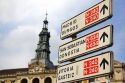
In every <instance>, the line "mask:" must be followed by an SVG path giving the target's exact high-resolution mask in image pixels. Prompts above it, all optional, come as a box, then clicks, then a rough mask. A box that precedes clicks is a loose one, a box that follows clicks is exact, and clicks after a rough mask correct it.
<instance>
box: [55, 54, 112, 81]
mask: <svg viewBox="0 0 125 83" xmlns="http://www.w3.org/2000/svg"><path fill="white" fill-rule="evenodd" d="M112 71H113V55H112V52H106V53H102V54H99V55H96V56H93V57H90V58H87V59H84V60H81V61H78V62H74V63H71V64H68V65H64V66H61V67H58V79H57V83H65V82H69V81H70V82H71V81H74V80H80V79H85V78H88V77H93V76H100V75H103V76H104V75H109V74H110V73H111V72H112Z"/></svg>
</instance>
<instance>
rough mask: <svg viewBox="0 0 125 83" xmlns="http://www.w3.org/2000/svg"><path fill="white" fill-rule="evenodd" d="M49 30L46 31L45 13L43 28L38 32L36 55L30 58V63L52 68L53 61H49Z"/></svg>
mask: <svg viewBox="0 0 125 83" xmlns="http://www.w3.org/2000/svg"><path fill="white" fill-rule="evenodd" d="M49 38H50V32H48V21H47V14H46V18H45V20H44V21H43V28H42V31H41V32H40V34H39V42H38V44H37V49H36V56H35V58H34V59H32V60H31V64H32V63H37V64H39V63H40V64H43V65H44V67H46V68H54V65H53V63H52V62H51V61H50V45H49Z"/></svg>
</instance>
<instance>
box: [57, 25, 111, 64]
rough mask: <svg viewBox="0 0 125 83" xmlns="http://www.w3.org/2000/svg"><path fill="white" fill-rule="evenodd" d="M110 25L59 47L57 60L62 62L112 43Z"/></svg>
mask: <svg viewBox="0 0 125 83" xmlns="http://www.w3.org/2000/svg"><path fill="white" fill-rule="evenodd" d="M112 29H113V28H112V25H108V26H106V27H104V28H102V29H100V30H97V31H94V32H92V33H90V34H88V35H86V36H83V37H81V38H78V39H76V40H74V41H71V42H68V43H66V44H64V45H62V46H60V47H59V57H58V60H59V62H64V61H66V60H70V59H73V58H76V57H79V56H84V55H86V54H88V53H92V52H95V51H97V50H101V49H103V48H106V47H109V46H111V45H112V43H113V34H112V33H113V32H112Z"/></svg>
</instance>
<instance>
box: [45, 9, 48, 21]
mask: <svg viewBox="0 0 125 83" xmlns="http://www.w3.org/2000/svg"><path fill="white" fill-rule="evenodd" d="M47 16H48V13H47V11H46V18H45V20H47Z"/></svg>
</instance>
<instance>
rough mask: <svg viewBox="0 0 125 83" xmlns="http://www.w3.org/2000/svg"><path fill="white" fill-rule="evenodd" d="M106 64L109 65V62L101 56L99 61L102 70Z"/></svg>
mask: <svg viewBox="0 0 125 83" xmlns="http://www.w3.org/2000/svg"><path fill="white" fill-rule="evenodd" d="M106 64H107V65H109V62H108V61H107V60H106V59H105V58H103V60H102V62H101V63H100V67H101V66H102V65H103V70H105V65H106Z"/></svg>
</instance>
